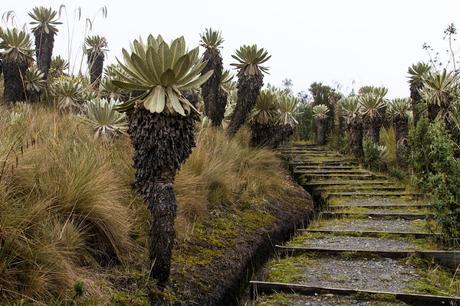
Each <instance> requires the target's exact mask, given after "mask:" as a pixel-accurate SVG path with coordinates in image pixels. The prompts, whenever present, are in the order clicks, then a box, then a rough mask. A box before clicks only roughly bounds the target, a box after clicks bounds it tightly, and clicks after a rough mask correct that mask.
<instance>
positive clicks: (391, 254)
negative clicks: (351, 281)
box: [275, 245, 460, 271]
mask: <svg viewBox="0 0 460 306" xmlns="http://www.w3.org/2000/svg"><path fill="white" fill-rule="evenodd" d="M275 248H276V250H277V251H278V252H279V253H282V254H284V255H287V256H298V255H302V254H306V253H322V254H327V255H341V254H344V253H345V254H350V253H353V254H359V255H365V256H380V257H385V258H393V259H396V258H405V257H408V256H411V255H417V256H420V257H424V258H430V259H436V260H437V261H438V262H440V263H441V264H442V265H444V266H445V267H448V268H449V269H451V270H453V271H455V270H456V269H457V267H458V266H459V265H460V251H451V250H449V251H446V250H442V251H437V250H397V251H388V250H368V249H349V248H348V249H347V248H345V249H342V248H320V247H302V246H282V245H275Z"/></svg>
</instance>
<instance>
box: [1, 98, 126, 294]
mask: <svg viewBox="0 0 460 306" xmlns="http://www.w3.org/2000/svg"><path fill="white" fill-rule="evenodd" d="M1 111H2V113H4V114H6V115H4V116H1V117H2V118H4V119H3V120H1V122H0V128H1V130H2V131H3V133H2V135H1V137H0V147H1V148H2V149H1V150H0V166H1V168H0V169H4V171H3V173H2V178H1V181H0V190H1V198H0V209H1V211H2V214H1V216H0V242H1V251H0V272H1V273H0V275H2V276H1V277H0V287H2V288H4V289H5V290H2V294H3V295H4V296H0V300H3V299H5V300H6V301H8V300H10V299H11V300H14V299H15V298H26V300H27V299H30V300H32V301H33V300H39V301H46V300H48V299H50V298H51V297H54V298H56V297H62V296H65V292H66V290H68V289H69V288H71V287H72V285H73V284H74V283H75V282H76V281H77V280H78V279H81V278H85V276H84V273H83V269H82V267H83V266H104V265H112V264H115V263H118V262H121V261H123V255H124V253H126V250H127V249H128V248H129V245H130V243H129V236H128V234H129V228H130V225H129V224H130V219H129V215H130V212H129V209H128V207H127V206H126V205H125V202H126V201H125V198H126V193H127V190H126V186H124V184H123V182H122V181H121V180H120V178H119V177H118V176H117V175H116V173H115V171H113V168H112V167H113V165H112V162H111V155H110V153H109V150H110V147H109V146H105V145H104V144H99V143H97V142H94V141H92V140H91V131H90V130H89V129H87V128H86V127H85V126H84V125H81V124H80V123H79V120H77V119H76V118H75V117H74V116H73V115H65V116H58V115H57V114H56V113H54V112H52V111H49V110H46V109H43V108H37V109H35V108H31V107H25V106H21V105H19V106H17V107H15V108H14V109H12V110H9V111H7V110H5V109H1ZM12 114H14V116H12ZM12 118H14V120H12ZM18 118H20V120H19V119H18ZM0 171H1V170H0ZM88 290H89V291H91V288H88ZM94 290H96V289H95V288H94Z"/></svg>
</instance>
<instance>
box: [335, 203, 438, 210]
mask: <svg viewBox="0 0 460 306" xmlns="http://www.w3.org/2000/svg"><path fill="white" fill-rule="evenodd" d="M431 207H433V206H432V205H431V204H422V203H420V204H338V205H329V206H328V208H329V209H333V210H339V209H354V208H375V209H387V208H388V209H404V208H408V209H416V208H431Z"/></svg>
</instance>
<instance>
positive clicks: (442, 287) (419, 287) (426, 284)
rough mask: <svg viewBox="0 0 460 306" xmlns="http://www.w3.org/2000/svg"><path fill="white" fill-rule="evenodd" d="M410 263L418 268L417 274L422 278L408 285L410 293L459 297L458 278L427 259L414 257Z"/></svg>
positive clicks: (459, 284)
mask: <svg viewBox="0 0 460 306" xmlns="http://www.w3.org/2000/svg"><path fill="white" fill-rule="evenodd" d="M409 262H410V263H411V264H412V265H414V266H415V267H416V268H417V273H418V274H419V275H420V276H421V277H420V278H418V279H417V280H416V281H413V282H411V283H410V284H409V285H408V287H407V291H408V292H417V293H425V294H433V295H446V296H458V295H459V292H460V279H459V278H458V276H455V275H453V274H452V273H450V272H448V271H446V270H445V269H444V268H442V267H441V266H439V265H437V264H436V263H434V262H433V261H430V260H427V259H422V258H419V257H415V256H414V257H411V258H410V259H409Z"/></svg>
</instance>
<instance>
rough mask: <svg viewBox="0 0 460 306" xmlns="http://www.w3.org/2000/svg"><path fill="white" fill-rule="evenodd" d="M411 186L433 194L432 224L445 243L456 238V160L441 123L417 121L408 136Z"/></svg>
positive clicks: (459, 230) (459, 202) (459, 212)
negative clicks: (438, 229)
mask: <svg viewBox="0 0 460 306" xmlns="http://www.w3.org/2000/svg"><path fill="white" fill-rule="evenodd" d="M410 147H411V163H412V167H413V170H414V174H415V182H416V183H417V185H418V186H419V187H421V188H422V190H424V191H426V192H429V193H431V194H433V205H434V208H435V214H436V220H437V222H438V224H439V225H440V226H441V229H442V231H443V234H444V236H445V239H446V240H447V242H449V243H452V242H453V241H452V239H453V238H456V237H459V236H460V176H459V173H460V160H459V159H458V158H455V143H454V142H453V141H452V139H451V137H450V135H449V134H448V133H447V131H446V129H445V127H444V126H443V124H442V123H441V122H435V123H432V124H430V123H429V122H428V121H427V119H422V120H420V121H419V123H418V125H417V128H416V129H415V131H414V132H413V133H411V135H410Z"/></svg>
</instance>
